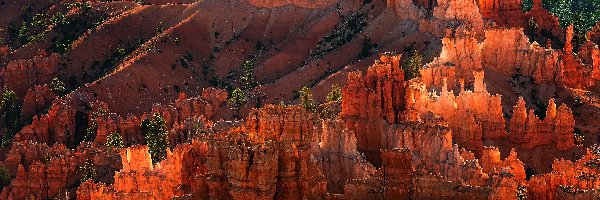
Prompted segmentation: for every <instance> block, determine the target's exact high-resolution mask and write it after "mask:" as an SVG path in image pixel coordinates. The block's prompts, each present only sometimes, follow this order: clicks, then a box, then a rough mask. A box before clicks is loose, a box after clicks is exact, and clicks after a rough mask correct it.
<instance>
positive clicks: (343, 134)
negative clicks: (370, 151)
mask: <svg viewBox="0 0 600 200" xmlns="http://www.w3.org/2000/svg"><path fill="white" fill-rule="evenodd" d="M320 136H321V137H320V138H318V140H317V144H313V145H314V146H313V148H316V150H315V151H316V152H314V153H313V156H314V157H315V158H316V159H317V163H318V166H319V169H321V171H322V172H323V174H324V175H325V178H326V179H327V191H328V192H330V193H336V194H339V193H343V191H344V185H345V184H346V181H348V180H351V179H365V178H368V177H369V176H370V175H371V174H373V173H375V171H376V169H375V168H374V167H373V166H372V165H371V164H370V163H368V162H367V161H366V160H365V158H364V156H363V155H361V154H360V153H359V152H358V151H357V149H356V136H355V135H354V132H353V131H351V130H349V129H348V128H347V127H346V125H345V124H344V122H343V121H341V120H325V121H323V122H322V132H321V133H320Z"/></svg>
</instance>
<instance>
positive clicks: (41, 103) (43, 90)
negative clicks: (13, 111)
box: [21, 85, 58, 119]
mask: <svg viewBox="0 0 600 200" xmlns="http://www.w3.org/2000/svg"><path fill="white" fill-rule="evenodd" d="M57 97H58V96H57V95H56V94H55V93H54V92H53V91H52V90H51V89H50V87H48V85H38V86H35V87H34V88H32V89H29V90H28V91H27V93H26V94H25V98H24V99H23V106H22V108H21V119H30V118H31V117H33V116H35V115H36V114H38V113H40V112H42V111H43V110H44V109H46V108H48V107H50V105H52V102H53V101H54V100H55V99H56V98H57Z"/></svg>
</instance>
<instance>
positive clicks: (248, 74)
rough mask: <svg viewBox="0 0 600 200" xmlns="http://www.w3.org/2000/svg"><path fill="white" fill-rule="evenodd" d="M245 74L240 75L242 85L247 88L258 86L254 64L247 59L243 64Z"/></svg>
mask: <svg viewBox="0 0 600 200" xmlns="http://www.w3.org/2000/svg"><path fill="white" fill-rule="evenodd" d="M242 70H243V72H242V73H243V74H242V76H240V81H241V82H242V87H243V88H244V89H245V90H248V89H252V88H253V87H254V86H256V82H255V77H254V64H253V63H252V62H250V61H246V62H245V63H244V65H243V66H242Z"/></svg>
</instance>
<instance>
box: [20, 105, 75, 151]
mask: <svg viewBox="0 0 600 200" xmlns="http://www.w3.org/2000/svg"><path fill="white" fill-rule="evenodd" d="M74 133H75V109H73V108H72V107H71V106H70V105H68V104H67V103H65V102H62V101H54V103H53V104H52V107H51V109H50V110H49V111H48V113H47V114H42V115H37V116H34V117H33V121H32V122H31V124H30V125H27V126H25V127H23V129H22V130H21V131H20V132H19V133H17V135H16V136H15V139H14V140H15V141H24V140H32V141H36V142H40V143H47V144H50V145H51V144H54V143H61V144H66V143H67V142H68V141H75V135H74Z"/></svg>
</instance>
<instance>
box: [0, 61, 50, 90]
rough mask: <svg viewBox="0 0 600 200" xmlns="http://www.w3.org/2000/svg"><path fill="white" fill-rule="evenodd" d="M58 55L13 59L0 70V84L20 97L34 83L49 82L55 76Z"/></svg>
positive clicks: (34, 84)
mask: <svg viewBox="0 0 600 200" xmlns="http://www.w3.org/2000/svg"><path fill="white" fill-rule="evenodd" d="M59 61H60V56H59V55H57V54H52V55H50V56H48V57H42V56H37V57H34V58H33V59H31V60H14V61H11V62H9V63H8V64H7V66H6V67H5V68H2V70H0V86H1V87H2V88H4V87H7V88H9V89H11V90H13V91H15V92H16V93H17V94H18V95H19V96H20V97H23V96H24V95H25V92H27V90H29V89H30V88H33V87H34V86H36V85H43V84H46V83H50V81H51V80H52V79H53V78H56V76H57V72H58V63H59Z"/></svg>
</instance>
